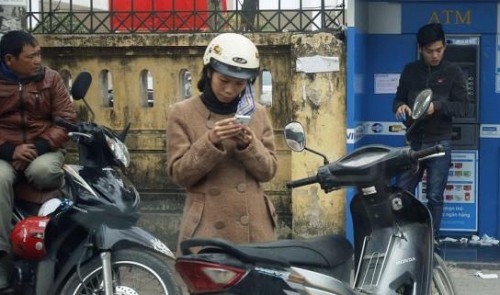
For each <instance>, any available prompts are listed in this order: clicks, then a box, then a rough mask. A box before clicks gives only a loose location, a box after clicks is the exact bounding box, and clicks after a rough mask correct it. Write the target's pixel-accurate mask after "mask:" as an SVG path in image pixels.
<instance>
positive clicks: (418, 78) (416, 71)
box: [392, 23, 469, 237]
mask: <svg viewBox="0 0 500 295" xmlns="http://www.w3.org/2000/svg"><path fill="white" fill-rule="evenodd" d="M417 43H418V51H419V54H420V59H419V60H417V61H414V62H410V63H408V64H406V65H405V67H404V69H403V72H402V73H401V77H400V80H399V85H398V89H397V92H396V97H395V98H394V101H393V105H392V110H393V112H394V113H395V115H396V118H397V119H398V120H402V121H404V122H405V124H406V125H407V127H409V126H408V125H410V124H411V122H410V120H406V118H410V116H411V107H412V106H413V104H414V102H415V98H416V97H417V95H418V94H419V93H420V92H421V91H422V90H424V89H431V90H432V102H431V103H430V106H429V108H428V110H427V113H426V115H425V118H424V119H422V120H419V121H418V125H416V126H413V128H412V129H413V130H412V132H411V134H408V135H409V137H408V138H407V139H408V144H409V145H410V146H411V147H412V148H413V149H414V150H420V149H424V148H427V147H431V146H434V145H437V144H441V145H442V146H443V147H444V149H445V156H443V157H435V158H430V159H427V160H425V161H424V162H423V163H421V165H420V167H419V170H418V171H417V172H415V171H407V172H406V173H404V174H402V175H401V176H400V177H399V179H398V181H397V185H399V186H400V187H402V188H404V189H406V190H408V191H410V192H412V193H414V192H415V189H416V187H417V185H418V182H419V181H420V180H421V179H422V176H423V173H424V170H425V171H426V175H427V178H426V181H427V189H426V198H427V200H428V202H427V206H428V208H429V211H430V213H431V215H432V223H433V228H434V236H435V237H437V235H438V232H439V228H440V224H441V217H442V214H443V193H444V190H445V187H446V183H447V181H448V171H449V170H450V166H451V151H452V146H451V143H452V120H453V117H465V116H467V110H468V108H469V106H468V104H469V98H468V94H467V83H466V77H465V74H464V73H463V72H462V70H461V69H460V67H459V66H458V65H455V64H453V63H451V62H450V61H447V60H444V59H443V55H444V52H445V50H446V40H445V33H444V31H443V27H442V25H441V24H439V23H430V24H426V25H424V26H422V27H421V28H420V29H419V30H418V32H417Z"/></svg>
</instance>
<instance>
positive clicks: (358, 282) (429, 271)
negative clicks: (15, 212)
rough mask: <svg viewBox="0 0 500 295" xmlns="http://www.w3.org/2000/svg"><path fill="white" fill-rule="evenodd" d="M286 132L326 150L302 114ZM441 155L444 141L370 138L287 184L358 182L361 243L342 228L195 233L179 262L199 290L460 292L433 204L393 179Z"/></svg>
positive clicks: (424, 98)
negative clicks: (416, 143) (310, 137)
mask: <svg viewBox="0 0 500 295" xmlns="http://www.w3.org/2000/svg"><path fill="white" fill-rule="evenodd" d="M431 97H432V92H429V91H425V92H424V93H423V94H421V95H419V97H418V98H417V102H416V103H415V104H414V108H413V114H412V118H413V120H414V122H413V124H418V122H419V121H420V120H423V119H422V118H423V115H424V114H425V113H426V110H427V108H428V106H429V104H430V102H431ZM412 126H415V125H412ZM414 128H415V127H414ZM284 133H285V140H286V142H287V144H288V146H289V147H290V148H291V149H292V150H294V151H296V152H299V151H303V150H307V151H312V152H314V153H316V154H319V155H322V154H321V153H319V152H316V151H314V150H311V149H309V148H308V147H307V146H306V138H305V133H304V129H303V127H302V125H301V124H300V123H299V122H291V123H289V124H287V126H286V127H285V129H284ZM442 154H443V148H442V146H439V145H438V146H435V147H432V148H429V149H425V150H421V151H413V150H411V149H410V148H409V147H389V146H384V145H368V146H364V147H361V148H359V149H357V150H355V151H353V152H351V153H349V154H347V155H345V156H344V157H342V158H341V159H339V160H337V161H335V162H333V163H328V160H327V159H326V157H325V156H324V155H322V156H323V158H324V160H325V162H326V163H325V164H324V165H323V166H320V167H319V168H318V170H317V173H316V175H314V176H312V177H306V178H303V179H299V180H295V181H290V182H288V183H287V186H288V187H289V188H294V187H300V186H305V185H310V184H315V183H318V184H319V185H320V186H321V188H322V189H323V190H324V191H325V192H331V191H333V190H336V189H339V188H342V187H355V188H356V189H357V194H356V195H355V197H354V198H353V200H352V201H351V203H350V209H351V213H352V217H353V226H354V247H353V246H352V245H351V243H350V242H349V241H348V240H347V239H346V238H345V237H343V236H339V235H327V236H321V237H317V238H313V239H306V240H279V241H275V242H270V243H261V244H248V245H236V244H233V243H230V242H228V241H225V240H221V239H203V238H195V239H190V240H187V241H184V242H183V243H181V245H180V246H181V252H182V254H183V255H182V256H181V257H179V258H177V260H176V269H177V271H178V272H179V273H180V275H181V277H182V279H183V280H184V282H185V283H186V285H187V287H188V289H189V290H190V292H191V293H192V294H208V293H210V294H288V295H290V294H309V295H333V294H338V295H354V294H358V295H360V294H377V295H392V294H406V295H410V294H411V295H428V294H440V295H453V294H455V291H454V287H453V284H452V282H451V280H450V276H449V274H448V271H447V268H446V265H445V264H444V262H443V260H442V259H441V258H440V257H439V256H438V255H437V254H436V253H434V243H433V242H434V237H433V230H432V220H431V215H430V213H429V211H428V209H427V207H426V206H425V205H424V204H422V203H421V202H420V201H419V200H417V199H416V198H415V197H414V196H413V195H412V194H411V193H410V192H408V191H404V190H402V189H400V188H398V187H394V186H392V185H391V179H392V178H393V177H395V176H397V175H399V174H401V173H402V172H403V171H406V170H408V169H415V168H416V167H417V165H418V164H419V162H420V161H422V160H424V159H426V158H429V157H435V156H441V155H442ZM193 248H196V249H198V250H197V251H196V252H195V251H193V250H192V249H193ZM199 249H201V250H199Z"/></svg>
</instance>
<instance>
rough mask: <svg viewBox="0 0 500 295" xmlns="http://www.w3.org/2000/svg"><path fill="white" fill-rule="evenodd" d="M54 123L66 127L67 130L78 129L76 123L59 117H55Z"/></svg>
mask: <svg viewBox="0 0 500 295" xmlns="http://www.w3.org/2000/svg"><path fill="white" fill-rule="evenodd" d="M54 123H56V125H58V126H61V127H64V128H66V129H67V130H68V131H75V132H76V131H78V130H79V129H78V126H77V125H75V124H72V123H70V122H68V121H66V120H64V119H63V118H61V117H55V118H54Z"/></svg>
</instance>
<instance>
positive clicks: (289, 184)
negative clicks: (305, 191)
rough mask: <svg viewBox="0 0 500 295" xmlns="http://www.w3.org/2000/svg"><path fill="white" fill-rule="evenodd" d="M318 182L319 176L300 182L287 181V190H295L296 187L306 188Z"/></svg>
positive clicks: (299, 180) (303, 179)
mask: <svg viewBox="0 0 500 295" xmlns="http://www.w3.org/2000/svg"><path fill="white" fill-rule="evenodd" d="M317 182H318V177H317V176H311V177H306V178H302V179H298V180H291V181H287V183H286V187H287V188H294V187H299V186H305V185H309V184H314V183H317Z"/></svg>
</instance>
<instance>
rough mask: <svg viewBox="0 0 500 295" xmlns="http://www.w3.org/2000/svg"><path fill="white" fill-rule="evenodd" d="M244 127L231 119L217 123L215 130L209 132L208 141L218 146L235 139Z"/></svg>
mask: <svg viewBox="0 0 500 295" xmlns="http://www.w3.org/2000/svg"><path fill="white" fill-rule="evenodd" d="M242 127H243V126H242V125H241V124H239V123H237V122H236V119H235V118H233V117H231V118H227V119H223V120H220V121H217V122H215V125H214V128H213V129H212V130H210V131H209V133H208V139H209V140H210V141H211V142H212V143H213V144H214V145H218V144H220V143H221V142H222V141H223V140H225V139H234V138H236V137H237V136H238V134H239V133H240V132H241V130H242Z"/></svg>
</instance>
